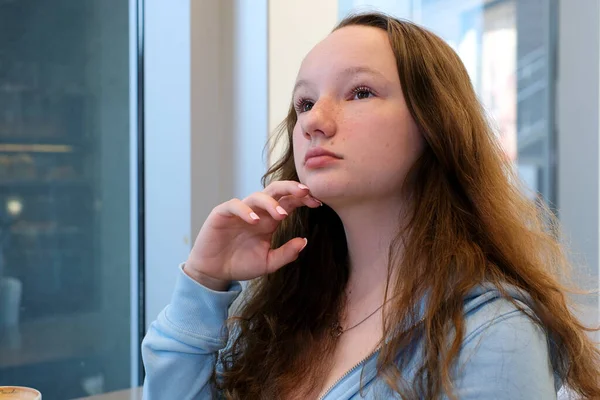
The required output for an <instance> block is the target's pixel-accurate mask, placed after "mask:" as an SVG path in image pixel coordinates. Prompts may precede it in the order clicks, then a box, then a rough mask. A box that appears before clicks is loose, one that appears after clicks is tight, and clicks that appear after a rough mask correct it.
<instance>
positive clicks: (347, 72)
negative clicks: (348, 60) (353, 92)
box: [292, 66, 387, 95]
mask: <svg viewBox="0 0 600 400" xmlns="http://www.w3.org/2000/svg"><path fill="white" fill-rule="evenodd" d="M358 74H369V75H374V76H377V77H379V78H381V79H384V80H385V81H387V78H386V77H385V76H383V74H382V73H381V72H379V71H377V70H375V69H373V68H371V67H366V66H357V67H348V68H346V69H344V70H343V71H342V72H340V74H339V75H340V76H352V75H358ZM310 84H311V82H310V81H309V80H307V79H300V80H299V81H298V82H296V84H295V85H294V90H293V91H292V95H294V94H295V93H296V90H298V89H299V88H301V87H302V86H310Z"/></svg>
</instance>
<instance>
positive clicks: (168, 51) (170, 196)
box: [144, 0, 192, 324]
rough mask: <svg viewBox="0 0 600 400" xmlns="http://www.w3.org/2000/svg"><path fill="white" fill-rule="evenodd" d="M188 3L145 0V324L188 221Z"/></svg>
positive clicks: (167, 286)
mask: <svg viewBox="0 0 600 400" xmlns="http://www.w3.org/2000/svg"><path fill="white" fill-rule="evenodd" d="M189 21H190V0H178V1H173V2H168V3H167V2H164V1H162V0H146V1H145V38H144V40H145V60H144V66H145V166H144V168H145V176H146V182H145V185H146V187H145V205H146V215H145V219H146V231H145V241H146V252H145V257H146V281H145V284H146V296H145V298H146V322H147V324H149V323H150V322H152V321H153V320H154V318H156V316H157V315H158V313H159V311H160V310H161V309H162V308H163V307H164V305H165V304H167V303H168V301H169V299H170V296H171V292H172V290H173V285H174V283H175V277H176V274H175V273H176V269H175V268H176V266H177V263H178V262H182V261H185V259H186V257H187V254H188V252H189V243H190V220H191V218H190V217H191V212H192V207H191V187H190V177H191V160H190V143H191V125H190V106H191V105H190V86H191V79H190V68H191V65H190V50H189V49H190V42H191V37H190V22H189Z"/></svg>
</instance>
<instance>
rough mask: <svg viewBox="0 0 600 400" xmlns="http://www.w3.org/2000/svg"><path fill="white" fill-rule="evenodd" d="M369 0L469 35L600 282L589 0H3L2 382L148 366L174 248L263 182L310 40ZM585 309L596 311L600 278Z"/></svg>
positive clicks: (597, 13)
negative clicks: (147, 340)
mask: <svg viewBox="0 0 600 400" xmlns="http://www.w3.org/2000/svg"><path fill="white" fill-rule="evenodd" d="M374 9H375V10H380V11H385V12H387V13H389V14H392V15H394V16H397V17H401V18H406V19H410V20H413V21H415V22H417V23H419V24H422V25H424V26H426V27H428V28H430V29H431V30H433V31H434V32H436V33H437V34H439V35H440V36H441V37H442V38H444V39H445V40H446V41H447V42H448V43H449V44H450V45H451V46H452V47H453V48H454V49H455V50H456V51H457V52H458V54H459V55H460V56H461V58H462V60H463V62H464V63H465V65H466V67H467V69H468V71H469V73H470V76H471V79H472V81H473V84H474V86H475V88H476V90H477V92H478V94H479V96H480V98H481V101H482V103H483V104H484V106H485V108H486V109H487V110H488V112H489V113H490V115H491V117H492V118H493V123H494V124H495V127H496V131H497V134H498V136H499V138H500V140H501V142H502V144H503V146H504V148H505V150H506V155H507V157H508V158H510V160H512V161H513V163H514V167H515V169H516V170H517V172H518V174H519V176H520V177H521V179H523V181H524V182H525V183H526V184H527V186H528V187H529V188H530V189H531V191H530V194H531V196H532V198H535V199H536V200H539V201H545V202H547V203H548V204H549V205H550V206H551V207H552V209H553V210H555V211H556V213H557V214H558V216H559V217H560V219H561V221H562V223H563V225H564V229H565V232H566V234H567V237H568V239H569V241H570V242H571V247H572V249H573V251H574V260H576V267H577V271H576V272H577V275H578V279H579V283H580V284H581V285H583V286H584V287H585V288H588V289H589V288H592V289H594V288H595V289H597V288H598V269H599V246H598V244H599V240H600V237H599V232H600V199H599V196H600V163H599V152H600V141H599V138H600V2H599V1H598V0H578V1H570V0H396V1H393V0H371V1H368V0H365V1H359V0H354V1H353V0H305V1H302V2H296V1H288V0H270V1H268V0H252V1H250V0H202V1H200V0H198V1H193V0H174V1H170V2H165V1H161V0H145V1H144V0H51V1H49V0H0V385H8V384H12V385H23V386H32V387H35V388H37V389H39V390H40V391H41V392H42V393H43V396H44V399H46V400H51V399H72V398H80V397H85V396H91V395H99V394H102V393H107V392H113V391H119V390H124V389H129V388H135V387H138V386H139V385H140V384H141V382H142V381H143V368H142V366H141V363H140V354H139V345H140V341H141V338H142V337H143V335H144V332H145V330H146V328H147V326H148V324H149V323H150V322H152V320H153V319H154V318H155V317H156V316H157V314H158V313H159V312H160V310H161V309H162V308H163V307H164V306H165V305H166V304H167V303H168V301H169V298H170V294H171V291H172V289H173V286H174V282H175V277H176V267H177V264H178V263H179V262H181V261H183V260H185V259H186V257H187V254H188V252H189V250H190V246H191V244H192V243H193V239H194V237H195V234H196V233H197V232H198V230H199V228H200V226H201V224H202V222H203V221H204V219H205V218H206V216H207V215H208V213H209V212H210V210H211V209H212V208H213V207H214V206H215V205H216V204H218V203H220V202H223V201H225V200H227V199H229V198H231V197H244V196H246V195H248V194H249V193H251V192H253V191H256V190H259V189H260V177H261V175H262V174H263V172H264V171H265V169H266V166H267V163H268V160H266V158H265V155H264V153H263V148H264V144H265V142H266V141H267V139H268V137H269V133H270V132H272V131H273V130H274V129H275V127H276V126H277V124H279V122H281V121H282V120H283V118H284V117H285V115H286V112H287V109H288V106H289V102H290V97H291V90H292V87H293V84H294V80H295V77H296V73H297V72H298V68H299V65H300V62H301V60H302V58H303V57H304V55H305V54H306V53H307V52H308V51H309V50H310V49H311V48H312V46H314V45H315V44H316V43H317V42H318V41H319V40H321V39H322V38H323V37H324V36H326V35H327V34H328V33H329V32H330V31H331V29H332V28H333V26H334V25H335V24H336V22H337V21H339V20H340V19H341V18H343V17H344V16H345V15H347V14H348V13H349V12H353V11H368V10H374ZM580 312H581V316H582V319H583V320H584V321H585V322H586V323H588V324H595V323H598V320H599V318H598V312H599V311H598V298H597V297H596V296H594V297H588V298H586V299H585V300H584V304H583V307H582V308H581V311H580ZM121 393H122V396H126V397H118V398H129V397H128V396H129V394H127V392H121ZM134 396H137V395H134ZM112 398H115V399H116V398H117V397H112Z"/></svg>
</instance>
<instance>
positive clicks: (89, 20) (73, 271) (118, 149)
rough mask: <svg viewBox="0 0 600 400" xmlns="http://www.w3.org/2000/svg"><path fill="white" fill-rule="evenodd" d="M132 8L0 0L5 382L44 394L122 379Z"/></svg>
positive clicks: (118, 383)
mask: <svg viewBox="0 0 600 400" xmlns="http://www.w3.org/2000/svg"><path fill="white" fill-rule="evenodd" d="M128 7H129V5H128V2H127V1H116V0H112V1H106V0H94V1H81V0H53V1H46V0H28V1H14V0H0V385H9V384H10V385H22V386H31V387H34V388H37V389H38V390H40V391H41V392H42V394H43V398H44V399H45V400H49V399H67V398H76V397H82V396H87V395H90V394H96V393H101V392H104V391H110V390H116V389H121V388H126V387H129V385H130V369H131V361H130V358H131V355H130V354H131V351H130V346H136V347H137V346H138V344H137V343H133V344H132V343H130V329H131V328H130V326H131V321H132V319H131V316H130V296H131V293H130V252H131V251H132V249H130V205H129V197H130V187H131V185H135V184H136V183H135V182H130V181H129V165H130V153H129V152H130V149H129V147H130V145H129V138H130V132H129V118H130V116H129V85H130V82H129V51H130V49H129V22H128V18H129V17H128V13H129V11H128ZM134 251H135V249H134Z"/></svg>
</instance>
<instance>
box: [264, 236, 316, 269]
mask: <svg viewBox="0 0 600 400" xmlns="http://www.w3.org/2000/svg"><path fill="white" fill-rule="evenodd" d="M307 244H308V240H307V239H306V238H294V239H292V240H290V241H289V242H287V243H285V244H284V245H283V246H281V247H279V248H277V249H272V250H269V254H268V255H267V273H268V274H270V273H272V272H275V271H277V270H278V269H279V268H281V267H283V266H284V265H287V264H289V263H291V262H292V261H295V260H296V259H297V258H298V256H299V255H300V252H301V251H302V250H303V249H304V247H306V245H307Z"/></svg>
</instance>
